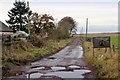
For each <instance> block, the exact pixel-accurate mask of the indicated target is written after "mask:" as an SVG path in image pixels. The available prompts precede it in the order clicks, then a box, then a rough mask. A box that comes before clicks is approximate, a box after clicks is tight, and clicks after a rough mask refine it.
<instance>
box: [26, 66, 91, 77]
mask: <svg viewBox="0 0 120 80" xmlns="http://www.w3.org/2000/svg"><path fill="white" fill-rule="evenodd" d="M69 68H74V69H73V71H65V70H66V68H65V67H51V69H52V71H53V72H48V73H46V74H42V73H31V74H30V78H40V77H42V76H46V77H47V76H57V77H60V78H84V76H83V74H86V73H89V72H91V70H84V69H82V70H81V69H79V70H78V69H77V70H76V68H80V67H79V66H74V65H71V66H69ZM28 75H29V74H27V75H26V76H27V78H28Z"/></svg>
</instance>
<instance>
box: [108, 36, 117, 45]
mask: <svg viewBox="0 0 120 80" xmlns="http://www.w3.org/2000/svg"><path fill="white" fill-rule="evenodd" d="M110 43H111V46H112V45H114V46H115V47H118V36H112V37H110Z"/></svg>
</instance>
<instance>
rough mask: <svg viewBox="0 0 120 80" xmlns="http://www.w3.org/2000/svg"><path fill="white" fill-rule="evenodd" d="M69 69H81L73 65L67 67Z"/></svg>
mask: <svg viewBox="0 0 120 80" xmlns="http://www.w3.org/2000/svg"><path fill="white" fill-rule="evenodd" d="M68 67H69V68H72V69H79V68H81V67H80V66H75V65H71V66H68Z"/></svg>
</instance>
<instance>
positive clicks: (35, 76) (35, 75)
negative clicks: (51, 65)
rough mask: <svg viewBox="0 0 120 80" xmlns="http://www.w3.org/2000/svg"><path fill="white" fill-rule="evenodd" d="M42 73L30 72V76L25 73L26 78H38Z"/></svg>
mask: <svg viewBox="0 0 120 80" xmlns="http://www.w3.org/2000/svg"><path fill="white" fill-rule="evenodd" d="M42 75H43V74H42V73H32V74H30V77H29V74H27V75H26V76H27V78H40V77H41V76H42Z"/></svg>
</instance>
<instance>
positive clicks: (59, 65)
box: [11, 38, 94, 80]
mask: <svg viewBox="0 0 120 80" xmlns="http://www.w3.org/2000/svg"><path fill="white" fill-rule="evenodd" d="M83 53H84V52H83V47H82V43H81V41H80V39H79V38H76V39H75V40H74V41H73V42H72V43H71V44H70V45H68V46H66V47H65V48H64V49H62V50H61V51H59V52H58V53H56V54H54V55H52V56H48V57H46V58H43V59H41V60H38V61H35V62H33V63H31V65H30V66H26V67H24V69H23V72H24V73H22V74H21V75H18V76H15V77H19V78H27V79H28V80H30V79H33V78H36V79H39V80H81V78H82V79H84V78H94V75H93V74H92V70H91V68H90V67H89V65H88V64H87V63H86V61H85V59H84V55H83ZM11 78H13V77H11Z"/></svg>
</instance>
